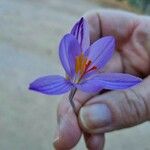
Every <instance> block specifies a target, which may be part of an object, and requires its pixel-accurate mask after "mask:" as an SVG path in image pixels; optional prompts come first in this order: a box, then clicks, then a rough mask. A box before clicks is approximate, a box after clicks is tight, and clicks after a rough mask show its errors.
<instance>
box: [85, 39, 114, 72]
mask: <svg viewBox="0 0 150 150" xmlns="http://www.w3.org/2000/svg"><path fill="white" fill-rule="evenodd" d="M114 49H115V39H114V37H113V36H105V37H103V38H101V39H99V40H97V41H96V42H94V43H93V44H92V45H91V46H90V47H89V49H88V50H87V51H86V54H85V55H86V56H87V57H88V58H89V60H91V61H92V62H93V63H92V65H93V66H96V67H97V68H98V69H101V68H102V67H104V66H105V65H106V63H107V62H108V61H109V59H110V58H111V57H112V55H113V52H114Z"/></svg>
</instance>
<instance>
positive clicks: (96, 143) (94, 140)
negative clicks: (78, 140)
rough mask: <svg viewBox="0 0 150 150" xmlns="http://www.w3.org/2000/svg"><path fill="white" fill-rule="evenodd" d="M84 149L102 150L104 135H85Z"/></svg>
mask: <svg viewBox="0 0 150 150" xmlns="http://www.w3.org/2000/svg"><path fill="white" fill-rule="evenodd" d="M84 138H85V143H86V147H87V148H88V149H89V150H103V149H104V143H105V137H104V134H88V133H87V134H85V135H84Z"/></svg>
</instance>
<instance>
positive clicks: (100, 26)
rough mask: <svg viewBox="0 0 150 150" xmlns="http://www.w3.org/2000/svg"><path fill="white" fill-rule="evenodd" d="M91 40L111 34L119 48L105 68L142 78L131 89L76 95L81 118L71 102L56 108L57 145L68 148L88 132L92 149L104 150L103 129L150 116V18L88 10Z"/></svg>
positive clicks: (122, 126)
mask: <svg viewBox="0 0 150 150" xmlns="http://www.w3.org/2000/svg"><path fill="white" fill-rule="evenodd" d="M85 18H86V19H87V21H88V23H89V27H90V36H91V42H94V41H96V40H97V39H99V38H100V37H101V36H106V35H113V36H115V38H116V41H117V48H116V49H117V50H116V52H115V54H114V56H113V58H112V59H111V61H110V62H109V63H108V64H107V66H106V67H105V71H109V72H123V73H129V74H132V75H136V76H139V77H141V78H143V79H144V80H143V82H142V83H141V84H139V85H137V86H134V87H133V88H130V89H127V90H121V91H108V92H105V93H103V94H100V95H99V94H93V95H91V94H87V93H83V92H80V91H77V93H76V94H75V97H74V102H75V105H76V110H77V111H78V118H77V116H76V115H75V114H74V112H73V110H72V107H71V105H70V103H69V100H68V95H66V96H65V97H64V98H63V101H61V102H60V104H59V107H58V129H57V134H56V138H55V140H54V146H55V148H56V149H59V150H69V149H71V148H73V147H74V146H75V145H76V144H77V143H78V141H79V140H80V137H81V134H82V131H84V133H87V134H84V136H85V142H86V145H87V147H88V148H89V149H91V150H97V149H103V146H104V133H105V132H109V131H113V130H117V129H121V128H126V127H131V126H134V125H137V124H140V123H142V122H145V121H148V120H150V99H149V98H150V88H149V85H150V75H149V74H150V42H149V41H150V28H149V26H150V17H146V16H138V15H135V14H132V13H127V12H123V11H115V10H100V11H94V12H90V13H88V14H86V17H85Z"/></svg>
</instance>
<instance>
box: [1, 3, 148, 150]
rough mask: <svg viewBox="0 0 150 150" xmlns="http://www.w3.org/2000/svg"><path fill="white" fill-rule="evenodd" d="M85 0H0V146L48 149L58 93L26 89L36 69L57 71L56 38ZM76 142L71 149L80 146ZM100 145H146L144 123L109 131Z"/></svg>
mask: <svg viewBox="0 0 150 150" xmlns="http://www.w3.org/2000/svg"><path fill="white" fill-rule="evenodd" d="M99 7H100V6H99V5H98V4H97V3H95V2H94V1H90V0H0V71H1V73H0V150H52V149H53V147H52V141H53V134H54V133H53V132H54V130H55V128H56V108H57V105H58V102H59V100H60V97H58V96H55V97H54V96H51V97H49V96H45V95H41V94H38V93H34V92H31V91H29V90H28V85H29V83H30V82H31V81H32V80H34V79H35V78H37V77H38V76H41V75H47V74H56V73H57V74H58V73H60V74H63V70H62V68H61V66H60V63H59V60H58V56H57V49H58V43H59V41H60V38H61V37H62V36H63V35H64V34H65V33H66V32H68V31H69V29H70V28H71V26H72V25H73V23H74V22H75V21H76V20H77V19H78V18H79V17H80V16H81V15H82V14H83V13H84V12H86V11H87V10H91V9H95V8H99ZM84 149H85V146H84V144H83V142H80V143H79V145H78V146H77V147H76V148H75V150H84ZM105 150H150V124H149V123H145V124H142V125H140V126H137V127H134V128H130V129H126V130H122V131H117V132H113V133H109V134H107V136H106V146H105Z"/></svg>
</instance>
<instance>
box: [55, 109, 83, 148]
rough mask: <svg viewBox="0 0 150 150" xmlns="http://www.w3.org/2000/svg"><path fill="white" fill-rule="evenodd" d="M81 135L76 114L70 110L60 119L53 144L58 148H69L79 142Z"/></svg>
mask: <svg viewBox="0 0 150 150" xmlns="http://www.w3.org/2000/svg"><path fill="white" fill-rule="evenodd" d="M80 137H81V130H80V128H79V126H78V122H77V119H76V116H75V115H74V114H73V111H72V110H70V111H68V112H67V114H65V115H64V116H63V117H61V119H60V121H59V124H58V128H57V133H56V137H55V138H54V142H53V146H54V148H55V149H56V150H69V149H71V148H73V147H74V146H75V145H76V144H77V143H78V141H79V140H80Z"/></svg>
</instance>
